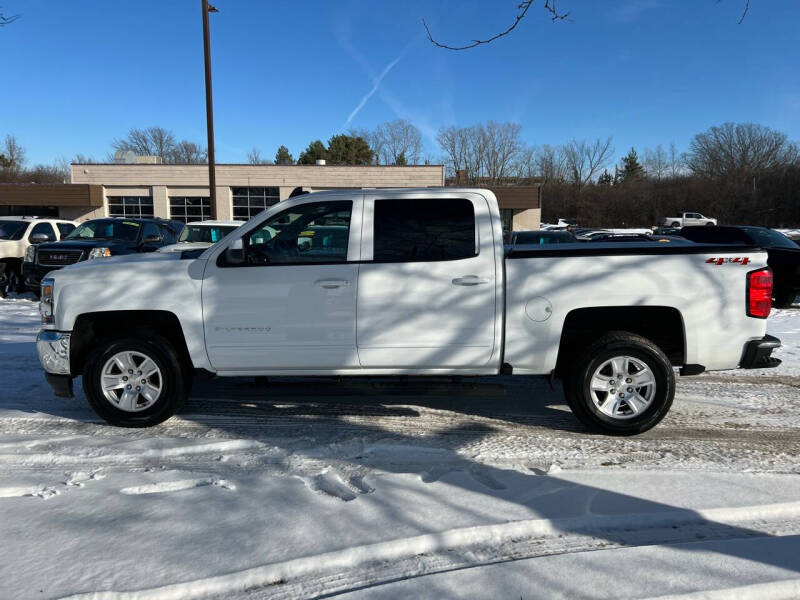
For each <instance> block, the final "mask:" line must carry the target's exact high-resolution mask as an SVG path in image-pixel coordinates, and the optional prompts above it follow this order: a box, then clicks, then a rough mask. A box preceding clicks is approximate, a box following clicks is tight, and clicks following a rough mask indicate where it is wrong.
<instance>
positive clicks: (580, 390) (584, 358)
mask: <svg viewBox="0 0 800 600" xmlns="http://www.w3.org/2000/svg"><path fill="white" fill-rule="evenodd" d="M616 356H630V357H633V358H635V359H637V360H639V361H641V362H643V363H644V364H645V365H646V366H647V367H648V368H649V369H650V371H651V372H652V373H653V376H654V379H655V391H654V395H653V398H652V400H651V402H650V404H649V405H648V406H647V407H646V408H645V409H644V410H643V411H642V413H641V414H639V415H636V416H632V417H630V418H614V417H611V416H608V415H606V414H604V413H603V412H601V411H600V409H599V408H598V407H597V406H596V405H595V404H594V402H593V401H592V396H591V391H590V382H591V379H592V376H593V375H594V373H595V370H597V369H598V368H600V366H601V365H602V364H603V363H605V362H606V361H608V360H610V359H612V358H614V357H616ZM564 394H565V395H566V398H567V403H568V404H569V407H570V408H571V409H572V412H573V413H574V414H575V416H576V417H577V418H578V419H579V420H580V421H581V422H582V423H583V424H584V425H586V426H587V427H588V428H589V429H591V430H592V431H597V432H600V433H607V434H611V435H635V434H637V433H642V432H644V431H647V430H648V429H650V428H652V427H654V426H655V425H657V424H658V423H659V422H660V421H661V419H663V418H664V417H665V416H666V414H667V413H668V412H669V409H670V407H671V406H672V400H673V398H674V397H675V373H674V371H673V370H672V364H671V363H670V361H669V359H668V358H667V357H666V356H665V355H664V353H663V352H662V351H661V349H660V348H659V347H658V346H656V345H655V344H654V343H653V342H651V341H650V340H648V339H646V338H643V337H641V336H639V335H635V334H633V333H627V332H611V333H608V334H607V335H604V336H603V337H602V338H600V339H598V340H597V341H596V342H594V343H592V344H590V345H589V346H588V347H587V348H586V350H585V351H584V352H583V353H582V354H581V355H580V356H578V357H576V359H575V361H574V363H573V364H572V365H571V368H570V369H569V371H568V372H567V375H566V379H565V381H564Z"/></svg>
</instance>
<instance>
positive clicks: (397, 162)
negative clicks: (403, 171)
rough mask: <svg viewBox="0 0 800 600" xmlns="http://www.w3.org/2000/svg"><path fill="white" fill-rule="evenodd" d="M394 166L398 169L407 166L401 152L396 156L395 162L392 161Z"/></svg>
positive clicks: (404, 154)
mask: <svg viewBox="0 0 800 600" xmlns="http://www.w3.org/2000/svg"><path fill="white" fill-rule="evenodd" d="M394 164H395V165H397V166H398V167H405V166H406V165H408V161H407V160H406V153H405V152H401V153H400V154H398V155H397V160H395V161H394Z"/></svg>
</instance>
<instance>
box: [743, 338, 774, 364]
mask: <svg viewBox="0 0 800 600" xmlns="http://www.w3.org/2000/svg"><path fill="white" fill-rule="evenodd" d="M780 345H781V341H780V340H779V339H778V338H776V337H774V336H771V335H765V336H764V337H763V338H761V339H760V340H751V341H749V342H747V344H745V346H744V353H743V354H742V362H741V363H740V364H739V367H741V368H742V369H770V368H772V367H777V366H778V365H779V364H781V361H780V360H779V359H777V358H773V357H772V356H771V354H772V351H773V350H775V349H776V348H779V347H780Z"/></svg>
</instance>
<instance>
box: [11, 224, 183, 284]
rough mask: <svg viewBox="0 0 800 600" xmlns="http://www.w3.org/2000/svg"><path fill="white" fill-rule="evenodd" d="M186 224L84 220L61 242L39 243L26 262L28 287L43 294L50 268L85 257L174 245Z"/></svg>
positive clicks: (99, 257) (23, 267)
mask: <svg viewBox="0 0 800 600" xmlns="http://www.w3.org/2000/svg"><path fill="white" fill-rule="evenodd" d="M183 226H184V225H183V223H180V222H179V221H167V220H165V219H157V218H151V219H129V218H126V217H109V218H106V219H92V220H91V221H86V222H85V223H81V224H80V225H78V227H77V228H76V229H75V230H74V231H73V232H72V233H70V234H69V235H68V236H66V237H65V238H63V239H62V241H60V242H52V243H44V244H39V246H37V247H36V251H35V252H34V253H33V261H30V260H29V259H30V258H31V256H30V255H28V256H27V257H26V260H25V262H24V263H23V265H22V279H23V281H24V282H25V287H26V288H28V289H29V290H31V291H33V292H34V293H36V294H38V293H39V285H40V283H41V281H42V278H43V277H44V276H45V275H46V274H47V273H49V272H50V271H55V270H56V269H60V268H61V267H65V266H67V265H71V264H74V263H76V262H78V261H81V260H89V259H102V258H106V257H108V256H118V255H122V254H133V253H135V252H154V251H156V250H158V249H159V248H161V247H162V246H166V245H168V244H174V243H175V242H176V241H177V240H178V237H179V236H180V234H181V230H182V229H183Z"/></svg>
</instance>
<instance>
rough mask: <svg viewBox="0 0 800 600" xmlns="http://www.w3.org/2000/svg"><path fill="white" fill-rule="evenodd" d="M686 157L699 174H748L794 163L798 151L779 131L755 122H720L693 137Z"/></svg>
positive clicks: (799, 154)
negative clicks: (720, 123)
mask: <svg viewBox="0 0 800 600" xmlns="http://www.w3.org/2000/svg"><path fill="white" fill-rule="evenodd" d="M686 160H687V166H688V167H689V169H690V170H691V171H692V172H693V173H695V174H696V175H701V176H703V177H708V178H712V179H713V178H717V177H723V176H735V175H739V176H744V177H751V176H754V175H756V174H759V173H763V172H765V171H768V170H771V169H774V168H777V167H785V166H789V165H796V164H797V163H798V160H800V151H798V146H797V144H795V143H793V142H790V141H789V139H788V137H787V136H786V134H785V133H783V132H781V131H776V130H775V129H771V128H769V127H766V126H764V125H757V124H755V123H723V124H722V125H719V126H715V127H711V128H710V129H709V130H708V131H705V132H703V133H698V134H697V135H696V136H694V138H692V141H691V143H690V144H689V151H688V153H687V156H686Z"/></svg>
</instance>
